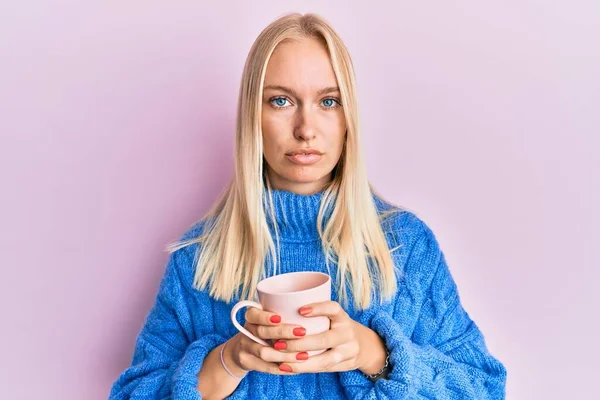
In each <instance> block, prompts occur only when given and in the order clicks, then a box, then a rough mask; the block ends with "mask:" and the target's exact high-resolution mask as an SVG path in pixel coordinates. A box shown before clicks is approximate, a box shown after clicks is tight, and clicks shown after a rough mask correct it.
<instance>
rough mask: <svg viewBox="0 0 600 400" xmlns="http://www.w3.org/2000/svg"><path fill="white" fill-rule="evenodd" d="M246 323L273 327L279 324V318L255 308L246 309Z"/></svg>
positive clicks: (276, 315)
mask: <svg viewBox="0 0 600 400" xmlns="http://www.w3.org/2000/svg"><path fill="white" fill-rule="evenodd" d="M245 317H246V321H247V322H250V323H251V324H254V325H267V326H273V325H277V324H279V323H280V322H281V316H280V315H279V314H276V313H272V312H269V311H263V310H260V309H258V308H256V307H248V308H247V309H246V314H245Z"/></svg>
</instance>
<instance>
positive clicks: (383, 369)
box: [365, 349, 390, 381]
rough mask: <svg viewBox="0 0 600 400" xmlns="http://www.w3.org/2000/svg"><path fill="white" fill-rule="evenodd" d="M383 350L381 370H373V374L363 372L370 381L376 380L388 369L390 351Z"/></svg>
mask: <svg viewBox="0 0 600 400" xmlns="http://www.w3.org/2000/svg"><path fill="white" fill-rule="evenodd" d="M385 352H386V356H385V365H384V366H383V368H381V370H379V371H378V372H375V373H374V374H365V375H366V377H367V378H369V379H370V380H372V381H376V380H377V379H379V378H380V377H381V375H383V374H384V373H385V372H387V371H388V369H389V366H390V352H389V351H387V349H386V350H385Z"/></svg>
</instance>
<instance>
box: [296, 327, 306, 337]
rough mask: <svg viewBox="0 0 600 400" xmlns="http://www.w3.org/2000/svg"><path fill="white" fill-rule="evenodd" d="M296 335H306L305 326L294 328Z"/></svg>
mask: <svg viewBox="0 0 600 400" xmlns="http://www.w3.org/2000/svg"><path fill="white" fill-rule="evenodd" d="M294 335H295V336H304V335H306V329H304V328H294Z"/></svg>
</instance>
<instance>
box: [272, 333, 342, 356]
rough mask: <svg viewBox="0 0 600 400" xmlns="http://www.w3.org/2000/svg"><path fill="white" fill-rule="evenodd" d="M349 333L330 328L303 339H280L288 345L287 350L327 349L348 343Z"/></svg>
mask: <svg viewBox="0 0 600 400" xmlns="http://www.w3.org/2000/svg"><path fill="white" fill-rule="evenodd" d="M348 340H349V334H347V333H345V332H344V331H339V330H328V331H325V332H322V333H318V334H315V335H308V336H305V337H303V338H301V339H295V340H280V341H278V343H279V342H283V343H285V345H286V350H287V351H291V352H301V351H311V350H326V349H331V348H334V347H337V346H340V345H342V344H344V343H346V342H347V341H348Z"/></svg>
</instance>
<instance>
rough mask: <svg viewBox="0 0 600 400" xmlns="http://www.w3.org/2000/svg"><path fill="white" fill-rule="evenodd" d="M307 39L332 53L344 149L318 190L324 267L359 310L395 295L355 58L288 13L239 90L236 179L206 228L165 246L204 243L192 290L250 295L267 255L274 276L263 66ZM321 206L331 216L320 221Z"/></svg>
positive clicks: (228, 297) (268, 34)
mask: <svg viewBox="0 0 600 400" xmlns="http://www.w3.org/2000/svg"><path fill="white" fill-rule="evenodd" d="M305 37H309V38H315V39H317V40H320V41H321V42H322V43H323V45H324V46H325V47H326V49H327V50H328V52H329V56H330V60H331V64H332V66H333V70H334V72H335V76H336V78H337V81H338V86H339V88H340V93H341V102H342V104H343V107H344V114H345V119H346V126H347V132H346V144H345V147H344V150H343V152H342V155H341V157H340V160H339V162H338V164H337V165H336V168H335V169H334V172H333V175H334V176H333V177H332V181H331V182H330V184H329V185H328V187H327V188H326V189H325V190H324V192H323V197H322V201H321V205H320V209H319V214H318V221H317V228H318V231H319V234H320V237H321V243H322V247H323V251H324V254H325V256H326V262H327V266H328V268H329V265H330V263H331V262H334V263H335V264H337V283H338V287H337V288H336V289H337V290H338V293H339V299H340V301H342V302H346V301H347V299H348V297H347V296H348V294H347V291H346V285H347V284H349V286H350V288H351V290H352V294H353V297H354V304H355V306H356V307H358V308H360V309H364V308H367V307H369V305H370V304H371V299H372V297H371V296H372V295H373V294H374V293H375V294H379V295H380V296H379V298H380V299H381V300H383V299H384V298H389V297H391V296H392V295H393V294H394V293H395V292H396V289H397V284H396V271H395V266H394V262H393V260H392V256H391V254H390V253H391V249H389V247H388V244H387V242H386V239H385V234H384V232H383V230H382V227H381V223H380V218H381V217H382V215H384V214H380V213H378V210H377V208H376V205H375V203H374V200H373V196H372V188H371V185H370V184H369V181H368V179H367V174H366V169H365V165H364V161H363V154H362V150H361V146H360V130H359V120H358V113H357V104H356V84H355V78H354V68H353V65H352V60H351V58H350V55H349V53H348V50H347V49H346V47H345V45H344V43H343V42H342V40H341V38H340V37H339V36H338V34H337V33H336V32H335V31H334V30H333V28H332V27H331V26H330V25H329V24H328V23H327V22H326V21H325V20H324V19H323V18H321V17H320V16H318V15H315V14H304V15H302V14H298V13H290V14H286V15H284V16H282V17H280V18H279V19H277V20H276V21H274V22H272V23H271V24H270V25H269V26H267V27H266V28H265V29H264V30H263V31H262V32H261V33H260V35H259V36H258V38H257V39H256V41H255V42H254V44H253V46H252V48H251V49H250V52H249V54H248V57H247V60H246V64H245V66H244V72H243V76H242V82H241V87H240V92H239V99H238V110H237V121H236V136H235V155H236V157H234V159H235V167H234V176H233V178H232V180H231V182H230V183H229V185H228V187H227V189H226V190H225V191H224V193H223V194H222V196H221V197H220V199H219V200H218V201H217V202H216V203H215V205H214V206H213V208H212V209H211V210H210V211H209V212H208V213H207V214H206V215H205V217H204V218H205V219H206V221H210V222H209V223H207V224H206V225H205V227H204V230H203V233H202V234H201V235H200V236H199V237H196V238H193V239H189V240H186V241H179V242H176V243H173V244H171V245H169V246H168V247H167V251H169V252H174V251H177V250H178V249H181V248H183V247H185V246H188V245H191V244H193V243H199V244H201V245H202V251H201V252H199V257H198V259H197V262H196V267H195V277H194V287H196V288H197V289H199V290H204V289H206V288H208V290H209V293H210V295H211V296H213V297H214V298H216V299H219V300H223V301H227V302H230V301H232V299H233V298H234V295H235V294H238V295H239V296H240V297H241V298H252V297H254V295H255V292H256V286H257V284H258V282H259V281H260V279H262V277H264V276H265V274H264V273H265V260H266V259H267V256H269V259H270V260H272V263H273V264H272V265H273V274H276V272H277V263H278V262H277V257H276V254H277V252H276V246H275V241H277V242H278V240H279V239H278V238H279V235H278V233H277V230H276V229H275V241H274V239H273V237H272V235H271V233H270V230H269V225H268V223H267V217H269V218H271V219H272V220H273V221H274V219H275V217H274V214H273V210H274V207H273V199H272V196H271V186H270V183H269V181H268V178H267V177H266V174H265V173H264V165H263V143H262V133H261V132H262V131H261V110H262V108H261V107H262V100H261V99H262V95H263V84H264V78H265V71H266V69H267V63H268V62H269V59H270V57H271V54H272V53H273V50H274V49H275V47H276V46H277V45H278V44H280V43H282V42H284V41H289V40H295V39H299V38H305ZM330 207H331V208H330ZM327 210H328V211H327ZM326 211H327V212H328V214H330V215H329V217H328V218H326V219H324V218H325V213H326ZM386 215H387V214H386ZM324 222H326V223H325V224H324ZM275 226H276V224H275ZM278 244H279V243H278ZM392 250H393V249H392Z"/></svg>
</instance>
